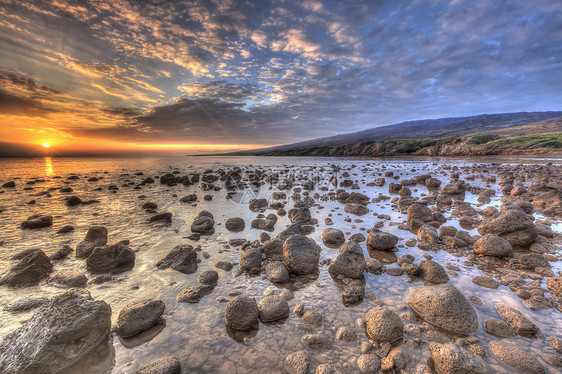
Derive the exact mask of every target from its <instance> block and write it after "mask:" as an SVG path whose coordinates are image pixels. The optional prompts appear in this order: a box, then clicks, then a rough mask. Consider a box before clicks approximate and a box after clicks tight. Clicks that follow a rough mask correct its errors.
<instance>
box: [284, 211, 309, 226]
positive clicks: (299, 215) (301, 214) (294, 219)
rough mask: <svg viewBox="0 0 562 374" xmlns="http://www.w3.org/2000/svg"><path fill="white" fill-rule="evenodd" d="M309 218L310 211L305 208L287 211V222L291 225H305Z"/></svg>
mask: <svg viewBox="0 0 562 374" xmlns="http://www.w3.org/2000/svg"><path fill="white" fill-rule="evenodd" d="M311 218H312V217H311V216H310V210H309V209H308V208H306V207H305V208H295V209H291V210H289V220H291V223H299V224H305V223H309V222H310V219H311Z"/></svg>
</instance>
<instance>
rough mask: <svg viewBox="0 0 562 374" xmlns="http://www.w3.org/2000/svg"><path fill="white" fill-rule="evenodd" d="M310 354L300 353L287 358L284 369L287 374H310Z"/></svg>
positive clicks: (294, 353)
mask: <svg viewBox="0 0 562 374" xmlns="http://www.w3.org/2000/svg"><path fill="white" fill-rule="evenodd" d="M309 365H310V354H309V353H308V352H307V351H304V350H303V351H298V352H293V353H291V354H289V355H288V356H287V357H285V362H284V369H285V371H286V372H287V374H308V366H309Z"/></svg>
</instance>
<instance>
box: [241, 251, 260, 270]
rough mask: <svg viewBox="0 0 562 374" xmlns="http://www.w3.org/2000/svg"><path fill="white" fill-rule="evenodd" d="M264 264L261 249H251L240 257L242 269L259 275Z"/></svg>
mask: <svg viewBox="0 0 562 374" xmlns="http://www.w3.org/2000/svg"><path fill="white" fill-rule="evenodd" d="M261 263H262V253H261V251H260V250H259V248H250V249H247V250H246V251H244V253H242V256H240V269H242V270H244V271H250V272H253V273H259V272H260V269H261Z"/></svg>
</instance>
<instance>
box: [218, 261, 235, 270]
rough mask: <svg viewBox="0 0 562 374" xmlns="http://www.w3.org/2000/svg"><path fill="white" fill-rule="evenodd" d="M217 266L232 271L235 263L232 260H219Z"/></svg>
mask: <svg viewBox="0 0 562 374" xmlns="http://www.w3.org/2000/svg"><path fill="white" fill-rule="evenodd" d="M215 267H216V268H217V269H221V270H224V271H231V270H232V267H233V265H232V262H228V261H218V262H217V263H216V264H215Z"/></svg>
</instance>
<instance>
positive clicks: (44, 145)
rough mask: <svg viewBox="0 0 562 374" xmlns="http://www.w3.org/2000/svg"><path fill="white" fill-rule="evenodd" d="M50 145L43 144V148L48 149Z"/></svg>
mask: <svg viewBox="0 0 562 374" xmlns="http://www.w3.org/2000/svg"><path fill="white" fill-rule="evenodd" d="M50 146H51V145H50V144H49V143H43V147H45V148H49V147H50Z"/></svg>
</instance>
